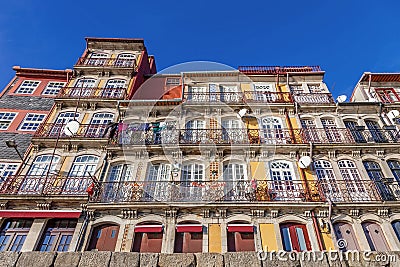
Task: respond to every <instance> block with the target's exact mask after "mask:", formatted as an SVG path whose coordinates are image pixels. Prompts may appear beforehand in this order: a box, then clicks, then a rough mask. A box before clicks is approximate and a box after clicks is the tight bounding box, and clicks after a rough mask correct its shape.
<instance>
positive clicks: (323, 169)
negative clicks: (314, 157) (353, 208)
mask: <svg viewBox="0 0 400 267" xmlns="http://www.w3.org/2000/svg"><path fill="white" fill-rule="evenodd" d="M314 168H315V173H316V174H317V177H318V181H319V182H320V184H321V188H322V190H323V192H324V194H325V196H326V197H327V198H329V199H331V200H332V201H341V200H342V196H341V194H340V191H339V188H338V185H337V182H336V176H335V172H334V171H333V168H332V164H331V163H330V162H329V161H326V160H318V161H315V162H314Z"/></svg>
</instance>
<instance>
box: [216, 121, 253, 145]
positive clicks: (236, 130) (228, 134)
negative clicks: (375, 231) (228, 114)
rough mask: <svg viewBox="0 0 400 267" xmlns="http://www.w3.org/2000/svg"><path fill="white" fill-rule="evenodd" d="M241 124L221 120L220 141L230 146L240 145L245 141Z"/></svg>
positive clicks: (239, 122)
mask: <svg viewBox="0 0 400 267" xmlns="http://www.w3.org/2000/svg"><path fill="white" fill-rule="evenodd" d="M241 126H242V122H241V121H239V120H238V119H223V120H222V139H223V140H224V141H227V142H228V143H231V144H241V143H244V142H245V141H247V140H246V139H247V138H245V137H246V136H245V134H244V130H245V129H243V128H242V127H241Z"/></svg>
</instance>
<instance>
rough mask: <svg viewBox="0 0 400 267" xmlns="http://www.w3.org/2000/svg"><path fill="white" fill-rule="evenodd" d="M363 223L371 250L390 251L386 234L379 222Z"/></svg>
mask: <svg viewBox="0 0 400 267" xmlns="http://www.w3.org/2000/svg"><path fill="white" fill-rule="evenodd" d="M361 225H362V227H363V230H364V233H365V236H366V237H367V241H368V245H369V247H370V249H371V251H389V246H388V244H387V242H386V238H385V235H384V234H383V232H382V229H381V227H380V226H379V225H378V224H377V223H374V222H363V223H362V224H361Z"/></svg>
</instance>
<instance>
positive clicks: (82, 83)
mask: <svg viewBox="0 0 400 267" xmlns="http://www.w3.org/2000/svg"><path fill="white" fill-rule="evenodd" d="M95 85H96V79H93V78H81V79H79V80H77V82H76V83H75V87H74V88H72V92H71V94H70V95H71V96H75V97H89V96H91V95H93V94H94V92H95V89H93V88H94V87H95Z"/></svg>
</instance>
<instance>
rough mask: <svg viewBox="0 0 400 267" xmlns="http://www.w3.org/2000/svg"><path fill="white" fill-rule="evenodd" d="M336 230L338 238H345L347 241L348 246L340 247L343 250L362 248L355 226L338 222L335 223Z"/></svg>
mask: <svg viewBox="0 0 400 267" xmlns="http://www.w3.org/2000/svg"><path fill="white" fill-rule="evenodd" d="M333 229H334V231H335V235H336V239H337V240H339V239H344V240H345V241H346V246H344V247H339V248H340V250H342V251H348V250H349V251H351V250H358V251H359V250H360V247H359V245H358V241H357V238H356V235H355V233H354V230H353V227H352V226H351V225H350V224H348V223H344V222H337V223H335V224H334V225H333Z"/></svg>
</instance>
